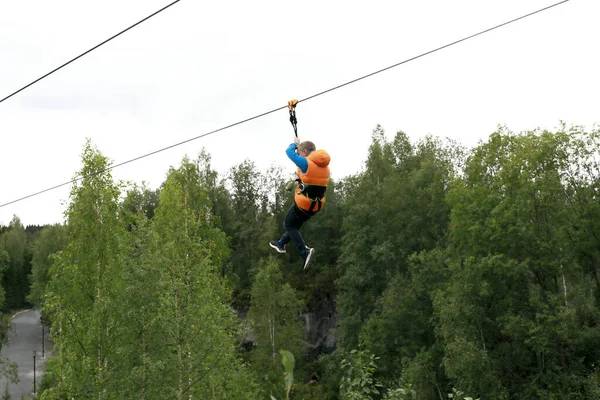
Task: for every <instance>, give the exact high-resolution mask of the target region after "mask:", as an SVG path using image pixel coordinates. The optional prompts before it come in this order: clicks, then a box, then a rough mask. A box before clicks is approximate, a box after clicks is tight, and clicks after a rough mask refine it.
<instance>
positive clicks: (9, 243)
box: [0, 216, 31, 311]
mask: <svg viewBox="0 0 600 400" xmlns="http://www.w3.org/2000/svg"><path fill="white" fill-rule="evenodd" d="M27 244H28V243H27V233H26V232H25V228H24V227H23V225H22V224H21V220H20V219H19V218H18V217H17V216H14V217H13V219H12V220H11V222H10V224H9V226H8V230H7V232H5V233H4V234H3V235H2V236H0V253H4V254H3V255H2V256H0V267H3V269H2V271H1V272H2V288H3V292H4V295H5V301H4V302H3V309H4V310H5V311H9V310H16V309H18V308H21V307H23V306H24V305H25V298H26V296H27V294H28V292H29V290H28V289H29V284H28V281H27V275H28V274H29V272H30V268H31V265H30V263H29V262H28V260H27V250H28V249H27ZM2 250H4V251H2Z"/></svg>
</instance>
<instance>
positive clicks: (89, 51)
mask: <svg viewBox="0 0 600 400" xmlns="http://www.w3.org/2000/svg"><path fill="white" fill-rule="evenodd" d="M180 1H181V0H175V1H174V2H172V3H171V4H168V5H166V6H164V7H163V8H161V9H160V10H158V11H155V12H153V13H152V14H150V15H148V16H147V17H146V18H144V19H141V20H139V21H138V22H136V23H135V24H133V25H131V26H130V27H129V28H126V29H123V30H122V31H121V32H119V33H117V34H116V35H113V36H111V37H109V38H108V39H106V40H105V41H103V42H102V43H99V44H97V45H95V46H94V47H92V48H91V49H89V50H87V51H85V52H83V53H81V54H80V55H78V56H77V57H75V58H73V59H72V60H70V61H67V62H66V63H64V64H63V65H61V66H59V67H57V68H54V69H53V70H52V71H50V72H48V73H47V74H45V75H42V76H40V77H39V78H37V79H36V80H35V81H33V82H31V83H29V84H27V85H25V86H23V87H22V88H21V89H19V90H17V91H16V92H14V93H11V94H9V95H8V96H6V97H5V98H3V99H2V100H0V103H2V102H3V101H5V100H8V99H10V98H11V97H13V96H14V95H16V94H17V93H20V92H22V91H23V90H25V89H27V88H28V87H30V86H32V85H35V84H36V83H38V82H39V81H41V80H42V79H44V78H46V77H48V76H50V75H52V74H53V73H55V72H56V71H58V70H59V69H62V68H64V67H66V66H67V65H69V64H71V63H72V62H74V61H76V60H78V59H80V58H81V57H83V56H85V55H86V54H88V53H91V52H92V51H94V50H96V49H97V48H98V47H100V46H102V45H104V44H106V43H108V42H110V41H111V40H113V39H114V38H116V37H117V36H121V35H122V34H124V33H125V32H127V31H128V30H130V29H133V28H135V27H136V26H138V25H139V24H141V23H142V22H145V21H147V20H149V19H150V18H152V17H154V16H155V15H157V14H159V13H161V12H163V11H164V10H166V9H167V8H169V7H171V6H173V5H175V4H176V3H179V2H180Z"/></svg>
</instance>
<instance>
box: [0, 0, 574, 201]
mask: <svg viewBox="0 0 600 400" xmlns="http://www.w3.org/2000/svg"><path fill="white" fill-rule="evenodd" d="M177 1H180V0H177ZM177 1H175V2H173V3H171V4H170V5H172V4H175V3H176V2H177ZM568 1H570V0H563V1H560V2H558V3H555V4H552V5H550V6H547V7H544V8H541V9H539V10H536V11H533V12H530V13H529V14H525V15H522V16H520V17H518V18H514V19H512V20H510V21H507V22H504V23H502V24H499V25H496V26H494V27H492V28H488V29H486V30H483V31H480V32H478V33H475V34H473V35H470V36H467V37H464V38H462V39H459V40H456V41H454V42H452V43H448V44H446V45H444V46H441V47H437V48H435V49H433V50H429V51H427V52H425V53H421V54H419V55H418V56H415V57H411V58H409V59H406V60H404V61H401V62H399V63H396V64H394V65H390V66H389V67H386V68H383V69H380V70H378V71H375V72H372V73H370V74H367V75H364V76H361V77H360V78H356V79H353V80H351V81H348V82H346V83H343V84H341V85H338V86H334V87H332V88H330V89H327V90H324V91H322V92H319V93H317V94H313V95H312V96H309V97H306V98H304V99H302V100H298V103H300V102H302V101H307V100H310V99H313V98H315V97H317V96H321V95H323V94H325V93H329V92H331V91H333V90H337V89H339V88H342V87H344V86H347V85H350V84H351V83H354V82H358V81H360V80H363V79H365V78H368V77H371V76H373V75H376V74H379V73H381V72H384V71H387V70H389V69H391V68H394V67H397V66H399V65H402V64H405V63H407V62H410V61H413V60H416V59H417V58H421V57H423V56H426V55H428V54H431V53H435V52H436V51H439V50H442V49H445V48H447V47H450V46H453V45H455V44H458V43H461V42H464V41H465V40H469V39H472V38H474V37H476V36H479V35H482V34H484V33H487V32H490V31H493V30H495V29H498V28H500V27H503V26H506V25H508V24H511V23H513V22H516V21H519V20H521V19H524V18H527V17H530V16H532V15H535V14H538V13H541V12H542V11H546V10H549V9H551V8H553V7H556V6H558V5H561V4H564V3H566V2H568ZM170 5H169V6H170ZM169 6H167V7H169ZM148 18H149V17H148ZM140 22H141V21H140ZM285 108H287V105H285V106H282V107H278V108H275V109H273V110H271V111H267V112H264V113H262V114H258V115H255V116H253V117H250V118H246V119H243V120H241V121H238V122H235V123H233V124H230V125H227V126H224V127H222V128H219V129H215V130H213V131H210V132H206V133H203V134H202V135H199V136H196V137H193V138H190V139H187V140H184V141H182V142H179V143H175V144H172V145H170V146H167V147H163V148H161V149H158V150H155V151H153V152H150V153H147V154H144V155H141V156H139V157H136V158H132V159H131V160H127V161H124V162H121V163H118V164H115V165H112V166H110V167H108V168H105V169H103V170H101V171H98V172H95V173H92V174H88V175H85V176H79V177H77V178H75V179H72V180H70V181H68V182H65V183H61V184H59V185H56V186H53V187H50V188H48V189H44V190H41V191H39V192H36V193H32V194H30V195H27V196H24V197H21V198H18V199H16V200H12V201H10V202H8V203H4V204H0V208H2V207H5V206H8V205H10V204H14V203H17V202H19V201H22V200H25V199H28V198H30V197H34V196H37V195H39V194H42V193H45V192H49V191H51V190H54V189H57V188H60V187H62V186H66V185H69V184H71V183H75V182H78V181H80V180H82V179H85V178H87V177H90V176H94V175H98V174H101V173H104V172H106V171H110V170H112V169H114V168H117V167H120V166H122V165H125V164H129V163H132V162H134V161H138V160H141V159H142V158H145V157H149V156H151V155H154V154H157V153H160V152H162V151H165V150H169V149H172V148H173V147H177V146H180V145H182V144H185V143H189V142H191V141H194V140H197V139H200V138H203V137H206V136H208V135H212V134H213V133H217V132H220V131H223V130H225V129H229V128H232V127H234V126H236V125H241V124H243V123H246V122H249V121H252V120H254V119H257V118H260V117H264V116H266V115H269V114H272V113H275V112H277V111H280V110H283V109H285Z"/></svg>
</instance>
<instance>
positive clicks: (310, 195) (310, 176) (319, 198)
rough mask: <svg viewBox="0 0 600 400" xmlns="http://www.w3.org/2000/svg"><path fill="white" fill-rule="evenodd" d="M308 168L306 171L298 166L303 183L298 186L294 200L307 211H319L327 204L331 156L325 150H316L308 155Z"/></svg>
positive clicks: (299, 176)
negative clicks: (326, 195) (326, 196)
mask: <svg viewBox="0 0 600 400" xmlns="http://www.w3.org/2000/svg"><path fill="white" fill-rule="evenodd" d="M306 160H307V161H308V169H307V170H306V173H304V174H303V173H302V170H300V168H298V178H299V179H300V181H301V183H299V184H298V187H297V188H296V194H295V196H294V201H295V202H296V205H297V206H298V207H299V208H300V209H302V210H304V211H307V212H313V213H314V212H317V211H319V210H321V209H322V208H323V206H324V204H325V191H326V189H327V184H328V183H329V161H330V160H331V158H330V157H329V154H328V153H327V152H326V151H325V150H315V151H313V152H312V153H310V154H309V155H308V157H306Z"/></svg>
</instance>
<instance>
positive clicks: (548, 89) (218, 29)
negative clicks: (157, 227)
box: [0, 0, 600, 225]
mask: <svg viewBox="0 0 600 400" xmlns="http://www.w3.org/2000/svg"><path fill="white" fill-rule="evenodd" d="M554 2H556V1H553V0H528V1H522V0H485V1H482V0H454V1H444V0H420V1H400V0H396V1H377V0H370V1H364V0H362V1H348V0H344V1H341V0H339V1H338V0H335V1H334V0H327V1H324V0H320V1H317V0H302V1H296V2H294V1H281V0H278V1H271V0H269V1H262V0H259V1H241V0H220V1H198V0H182V1H181V2H179V3H178V4H176V5H174V6H173V7H171V8H169V9H168V10H166V11H164V12H162V13H161V14H159V15H158V16H156V17H154V18H152V19H150V20H149V21H147V22H145V23H143V24H142V25H140V26H138V27H136V28H134V29H133V30H131V31H129V32H127V33H126V34H124V35H122V36H121V37H119V38H117V39H115V40H114V41H112V42H109V43H108V44H106V45H104V46H102V47H101V48H99V49H97V50H96V51H94V52H92V53H90V54H89V55H87V56H85V57H83V58H82V59H80V60H78V61H76V62H74V63H73V64H71V65H69V66H67V67H65V68H64V69H62V70H61V71H59V72H57V73H55V74H53V75H51V76H50V77H48V78H46V79H44V80H43V81H41V82H39V83H37V84H36V85H34V86H32V87H30V88H29V89H27V90H25V91H23V92H22V93H20V94H18V95H16V96H14V97H13V98H11V99H9V100H7V101H5V102H3V103H1V104H0V140H1V142H0V143H1V145H0V146H1V147H0V148H1V153H0V178H1V179H0V204H4V203H6V202H9V201H12V200H14V199H17V198H20V197H22V196H26V195H28V194H31V193H33V192H37V191H39V190H43V189H46V188H48V187H51V186H54V185H56V184H60V183H63V182H66V181H68V180H69V179H71V178H72V177H73V176H74V175H75V173H76V172H77V171H78V170H79V169H80V167H81V164H80V154H81V151H82V149H83V145H84V143H85V139H86V137H89V138H91V139H92V141H93V142H94V143H95V144H96V145H97V146H98V148H99V149H100V151H102V153H103V154H104V155H106V156H108V157H109V158H110V159H112V160H113V161H114V162H115V163H119V162H122V161H125V160H129V159H131V158H134V157H137V156H139V155H142V154H145V153H148V152H151V151H154V150H157V149H160V148H162V147H166V146H169V145H171V144H174V143H177V142H180V141H183V140H186V139H189V138H192V137H195V136H198V135H200V134H202V133H205V132H207V131H210V130H213V129H217V128H220V127H223V126H225V125H228V124H231V123H234V122H237V121H239V120H242V119H245V118H248V117H251V116H254V115H256V114H260V113H262V112H265V111H269V110H271V109H274V108H276V107H279V106H283V105H285V104H286V102H287V100H288V99H290V98H298V99H301V98H305V97H308V96H311V95H313V94H315V93H318V92H320V91H322V90H325V89H328V88H330V87H333V86H336V85H338V84H341V83H344V82H346V81H349V80H351V79H354V78H357V77H359V76H362V75H365V74H367V73H370V72H373V71H375V70H378V69H380V68H384V67H387V66H389V65H392V64H395V63H397V62H400V61H402V60H405V59H407V58H410V57H413V56H416V55H418V54H420V53H423V52H425V51H428V50H431V49H433V48H435V47H438V46H441V45H444V44H447V43H449V42H452V41H454V40H457V39H460V38H462V37H464V36H467V35H470V34H473V33H476V32H478V31H480V30H483V29H486V28H489V27H491V26H493V25H496V24H499V23H502V22H505V21H507V20H510V19H512V18H515V17H518V16H520V15H523V14H526V13H528V12H531V11H534V10H536V9H539V8H542V7H545V6H547V5H550V4H552V3H554ZM168 3H169V0H166V1H165V0H103V1H87V0H53V1H46V0H19V1H8V0H0V10H1V11H0V98H3V97H5V96H7V95H8V94H10V93H12V92H13V91H15V90H17V89H19V88H20V87H22V86H23V85H25V84H27V83H29V82H30V81H32V80H33V79H36V78H38V77H39V76H41V75H43V74H45V73H47V72H49V71H50V70H52V69H54V68H55V67H57V66H58V65H60V64H62V63H64V62H66V61H67V60H69V59H71V58H73V57H74V56H76V55H78V54H80V53H81V52H83V51H85V50H87V49H89V48H90V47H92V46H94V45H96V44H98V43H99V42H101V41H103V40H105V39H107V38H108V37H110V36H112V35H113V34H115V33H117V32H119V31H120V30H122V29H124V28H126V27H127V26H129V25H131V24H132V23H134V22H136V21H138V20H140V19H142V18H144V17H145V16H147V15H149V14H150V13H152V12H154V11H156V10H158V9H159V8H161V7H163V6H165V5H166V4H168ZM599 17H600V1H598V0H571V1H569V2H567V3H565V4H563V5H560V6H558V7H556V8H553V9H550V10H548V11H545V12H543V13H540V14H537V15H535V16H532V17H529V18H527V19H525V20H522V21H519V22H516V23H514V24H511V25H509V26H506V27H503V28H500V29H498V30H495V31H493V32H491V33H487V34H485V35H483V36H479V37H477V38H474V39H472V40H469V41H466V42H463V43H460V44H458V45H456V46H452V47H450V48H447V49H444V50H442V51H440V52H437V53H434V54H432V55H429V56H426V57H423V58H420V59H417V60H415V61H412V62H410V63H407V64H405V65H402V66H399V67H397V68H394V69H392V70H389V71H386V72H384V73H381V74H379V75H376V76H374V77H371V78H368V79H366V80H363V81H360V82H358V83H354V84H352V85H350V86H347V87H344V88H342V89H339V90H336V91H334V92H331V93H328V94H325V95H323V96H320V97H317V98H315V99H313V100H310V101H307V102H304V103H300V104H299V105H298V109H297V114H298V121H299V122H298V124H299V125H298V128H299V136H300V138H301V139H304V140H312V141H314V142H315V143H316V144H317V147H320V148H325V149H327V150H328V151H329V152H330V154H331V157H332V163H331V169H332V175H333V177H334V178H342V177H344V176H346V175H349V174H351V173H355V172H357V171H359V170H360V169H361V168H362V166H363V162H364V160H365V157H366V152H367V148H368V145H369V143H370V137H371V131H372V130H373V128H374V127H375V126H376V124H381V125H382V126H383V127H384V128H385V129H386V132H387V134H388V137H390V138H391V137H393V135H394V134H395V132H396V131H398V130H403V131H404V132H406V133H407V134H408V135H409V136H410V137H411V138H412V139H413V140H417V139H419V138H422V137H423V136H425V135H427V134H432V135H434V136H440V137H450V138H454V139H457V140H459V141H460V142H462V143H463V144H465V145H467V146H473V145H475V144H476V143H477V141H478V140H481V139H483V140H485V139H486V138H487V137H488V136H489V134H490V133H492V132H494V131H495V130H496V128H497V126H498V124H505V125H507V126H508V128H509V129H511V130H513V131H522V130H529V129H534V128H536V127H542V128H546V129H551V130H552V129H554V128H555V127H556V126H558V124H559V122H560V121H561V120H563V121H565V122H566V123H568V124H578V125H583V126H585V127H586V128H587V129H592V127H593V124H594V123H598V122H600V107H599V105H600V104H599V103H600V100H599V93H600V79H599V72H598V71H600V67H599V66H600V50H599V49H600V45H599V42H600V40H599V39H600V25H599V24H598V18H599ZM292 138H293V130H292V128H291V126H290V124H289V121H288V115H287V111H286V110H282V111H280V112H279V113H275V114H271V115H269V116H266V117H263V118H260V119H258V120H254V121H251V122H249V123H246V124H243V125H240V126H237V127H235V128H232V129H229V130H226V131H222V132H220V133H217V134H215V135H212V136H209V137H207V138H204V139H199V140H196V141H193V142H191V143H188V144H186V145H182V146H179V147H176V148H174V149H171V150H167V151H165V152H162V153H160V154H158V155H154V156H151V157H149V158H145V159H143V160H141V161H137V162H135V163H132V164H129V165H126V166H123V167H119V168H117V169H115V170H114V171H113V176H114V177H115V178H116V179H122V180H130V181H134V182H138V183H141V182H142V181H146V182H148V183H149V185H150V186H151V187H153V188H155V187H158V186H159V185H160V183H161V182H162V181H163V180H164V178H165V174H166V172H167V169H168V167H169V166H170V165H178V164H179V162H180V160H181V158H182V157H183V156H184V155H186V154H187V155H189V156H190V157H192V158H195V157H196V155H197V154H198V152H199V151H200V150H201V148H202V147H205V148H206V149H207V150H208V151H209V152H210V153H211V155H212V158H213V166H214V167H215V168H216V169H217V170H219V171H220V172H226V171H227V170H228V169H229V168H230V167H232V166H234V165H236V164H238V163H240V162H242V161H243V160H244V159H245V158H250V159H252V160H253V161H255V163H256V165H257V166H258V167H259V168H260V169H261V170H265V169H266V168H267V167H268V166H269V165H271V164H273V163H274V164H277V165H281V166H284V167H286V168H289V169H290V171H291V170H292V169H293V165H292V164H291V163H290V162H289V161H288V159H287V158H286V156H285V153H284V150H285V148H286V147H287V145H288V144H289V143H290V142H291V140H292ZM68 193H69V187H68V186H65V187H63V188H60V189H57V190H54V191H51V192H48V193H45V194H41V195H39V196H36V197H33V198H30V199H27V200H23V201H21V202H18V203H15V204H12V205H8V206H5V207H1V208H0V224H4V225H6V224H8V223H9V222H10V220H11V218H12V216H13V214H16V215H17V216H19V217H20V218H21V220H22V222H23V223H24V224H26V225H27V224H46V223H55V222H61V221H63V211H64V209H65V206H64V204H61V201H64V200H65V199H67V198H68Z"/></svg>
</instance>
